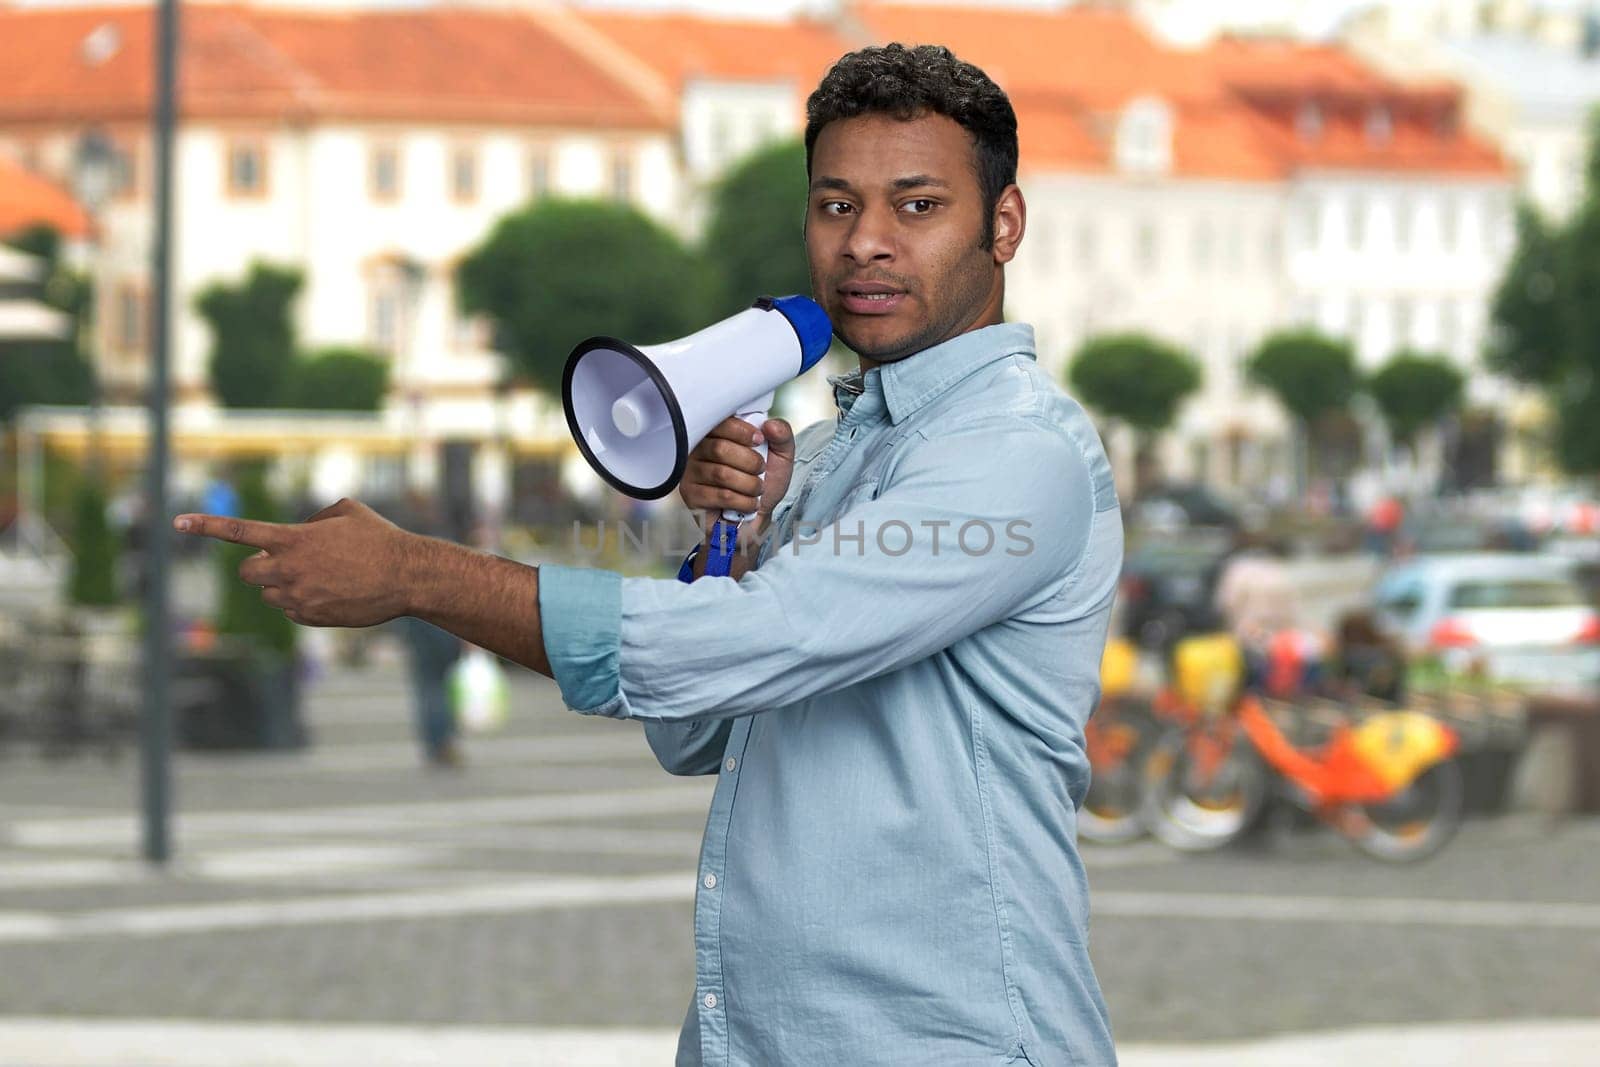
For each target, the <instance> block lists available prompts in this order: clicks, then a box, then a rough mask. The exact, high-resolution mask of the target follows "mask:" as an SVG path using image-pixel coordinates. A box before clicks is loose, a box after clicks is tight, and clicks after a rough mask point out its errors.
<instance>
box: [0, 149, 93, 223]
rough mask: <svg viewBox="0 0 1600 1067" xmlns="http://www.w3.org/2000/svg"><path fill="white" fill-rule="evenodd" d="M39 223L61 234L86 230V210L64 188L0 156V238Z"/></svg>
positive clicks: (87, 220)
mask: <svg viewBox="0 0 1600 1067" xmlns="http://www.w3.org/2000/svg"><path fill="white" fill-rule="evenodd" d="M40 223H43V224H44V225H46V226H50V227H53V228H54V229H55V230H56V231H57V232H59V233H60V234H61V235H62V236H64V237H85V236H87V235H88V233H89V216H88V213H87V212H85V211H84V210H83V208H81V207H79V206H78V202H77V201H76V200H74V199H72V196H71V195H70V194H69V193H68V192H67V191H66V190H65V189H62V188H61V187H60V186H58V185H55V184H53V183H51V182H49V181H46V180H45V179H44V178H41V177H40V176H39V175H37V174H35V173H33V171H31V170H28V169H26V168H24V167H23V166H22V165H21V164H20V163H17V162H16V161H14V160H11V159H8V158H6V157H5V156H0V237H9V236H11V235H12V234H15V233H18V232H20V231H22V230H25V229H27V228H28V227H29V226H34V225H38V224H40Z"/></svg>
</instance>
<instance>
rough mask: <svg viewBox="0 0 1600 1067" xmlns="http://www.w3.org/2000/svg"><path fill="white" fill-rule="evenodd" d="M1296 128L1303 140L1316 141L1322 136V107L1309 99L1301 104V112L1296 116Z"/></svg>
mask: <svg viewBox="0 0 1600 1067" xmlns="http://www.w3.org/2000/svg"><path fill="white" fill-rule="evenodd" d="M1294 130H1295V133H1296V134H1298V135H1299V137H1300V139H1301V140H1302V141H1315V140H1318V139H1319V138H1321V136H1322V108H1320V107H1318V106H1317V105H1316V104H1315V103H1312V102H1311V101H1309V100H1308V101H1307V102H1306V103H1304V104H1301V105H1300V112H1299V114H1297V115H1295V117H1294Z"/></svg>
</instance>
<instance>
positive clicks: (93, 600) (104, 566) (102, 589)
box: [68, 478, 117, 607]
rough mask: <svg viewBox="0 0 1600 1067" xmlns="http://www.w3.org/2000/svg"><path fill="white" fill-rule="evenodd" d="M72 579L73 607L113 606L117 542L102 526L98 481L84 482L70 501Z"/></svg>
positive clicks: (102, 503) (103, 502) (102, 504)
mask: <svg viewBox="0 0 1600 1067" xmlns="http://www.w3.org/2000/svg"><path fill="white" fill-rule="evenodd" d="M73 513H74V514H73V519H74V522H73V527H72V576H71V579H70V581H69V583H68V595H69V597H70V598H71V600H72V602H73V603H74V604H85V605H93V606H97V607H105V606H108V605H111V604H115V603H116V602H117V539H116V536H115V535H114V534H113V533H112V532H111V525H110V524H109V523H108V522H106V494H105V490H104V489H102V488H101V487H100V483H99V481H97V480H96V479H93V478H86V479H84V480H83V481H82V482H81V483H80V484H79V486H78V491H77V495H76V498H75V499H74V501H73Z"/></svg>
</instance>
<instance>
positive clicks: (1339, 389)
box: [1245, 330, 1361, 491]
mask: <svg viewBox="0 0 1600 1067" xmlns="http://www.w3.org/2000/svg"><path fill="white" fill-rule="evenodd" d="M1245 377H1246V378H1247V379H1249V381H1251V382H1252V383H1254V384H1256V385H1259V386H1262V387H1263V388H1265V389H1267V390H1268V391H1269V392H1271V393H1272V394H1273V395H1274V396H1276V397H1277V398H1278V402H1279V403H1280V404H1282V405H1283V408H1284V410H1285V411H1286V412H1288V413H1289V416H1290V418H1291V420H1292V421H1293V422H1294V442H1295V478H1296V481H1297V482H1298V483H1299V488H1300V489H1301V490H1302V491H1303V490H1304V488H1305V475H1306V468H1307V466H1308V461H1309V459H1310V457H1309V456H1308V452H1309V453H1311V454H1313V455H1314V454H1315V452H1316V447H1315V446H1316V444H1317V440H1316V428H1317V423H1318V422H1319V421H1320V420H1322V419H1324V418H1327V417H1330V416H1337V415H1340V414H1343V413H1345V412H1347V411H1348V409H1349V407H1350V401H1351V400H1352V399H1354V398H1355V395H1356V392H1357V391H1358V390H1359V389H1360V387H1361V372H1360V371H1359V370H1357V369H1356V357H1355V352H1354V351H1353V350H1352V349H1351V348H1350V345H1349V344H1348V343H1347V342H1345V341H1340V340H1336V339H1335V338H1332V337H1327V336H1324V335H1323V334H1320V333H1317V332H1316V331H1314V330H1285V331H1281V332H1279V333H1275V334H1273V335H1271V336H1270V337H1268V338H1267V339H1266V340H1265V341H1262V342H1261V344H1260V346H1259V347H1257V349H1256V350H1255V352H1254V353H1253V354H1252V355H1251V356H1250V358H1249V360H1248V361H1247V362H1246V363H1245Z"/></svg>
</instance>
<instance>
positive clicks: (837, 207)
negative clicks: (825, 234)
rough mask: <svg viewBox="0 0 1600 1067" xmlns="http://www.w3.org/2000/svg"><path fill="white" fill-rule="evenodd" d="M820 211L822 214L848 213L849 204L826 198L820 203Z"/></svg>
mask: <svg viewBox="0 0 1600 1067" xmlns="http://www.w3.org/2000/svg"><path fill="white" fill-rule="evenodd" d="M822 213H823V214H824V215H847V214H849V213H850V205H849V204H847V203H846V202H845V201H843V200H828V201H825V202H824V203H823V205H822Z"/></svg>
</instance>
